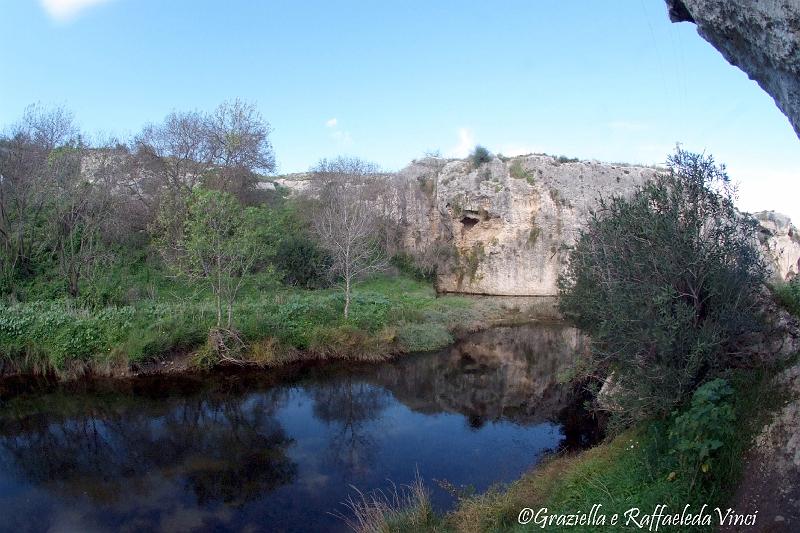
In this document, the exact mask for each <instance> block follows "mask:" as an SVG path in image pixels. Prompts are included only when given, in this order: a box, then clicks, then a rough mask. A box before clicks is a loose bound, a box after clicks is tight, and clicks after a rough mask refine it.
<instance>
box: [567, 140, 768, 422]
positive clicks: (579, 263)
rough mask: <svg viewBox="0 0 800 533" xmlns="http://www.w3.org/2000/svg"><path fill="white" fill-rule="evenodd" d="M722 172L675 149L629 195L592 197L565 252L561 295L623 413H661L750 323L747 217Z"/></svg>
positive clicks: (757, 256) (722, 357)
mask: <svg viewBox="0 0 800 533" xmlns="http://www.w3.org/2000/svg"><path fill="white" fill-rule="evenodd" d="M728 183H729V182H728V177H727V175H726V174H725V170H724V167H717V166H716V165H715V164H714V161H713V159H712V158H711V157H706V156H703V155H698V154H691V153H687V152H684V151H682V150H680V149H679V150H678V151H677V152H676V153H675V155H673V156H672V157H670V159H669V166H668V172H666V173H661V174H659V175H658V176H657V177H656V178H655V179H654V180H652V181H650V182H648V183H646V184H644V185H643V186H641V187H639V188H638V189H637V190H635V191H634V193H633V195H632V196H631V197H630V198H629V199H626V198H621V197H612V198H610V199H608V200H603V199H601V200H600V202H599V207H598V208H597V209H596V210H595V211H594V212H592V213H590V215H589V221H588V224H587V226H586V228H585V229H584V230H583V231H581V233H580V234H579V236H578V239H577V242H576V244H575V246H574V248H573V249H572V251H571V252H570V257H569V264H568V266H567V269H566V271H565V273H564V274H563V275H562V277H561V279H560V281H559V285H560V293H561V300H560V306H561V309H562V311H563V312H564V314H565V315H566V316H567V317H569V318H571V319H573V320H574V321H575V322H576V324H577V325H578V326H579V327H580V328H582V329H584V330H585V331H586V332H587V333H589V335H590V336H591V337H592V354H591V358H590V361H589V372H590V373H591V374H592V375H595V376H597V375H607V374H608V373H609V372H614V375H615V381H616V384H617V385H618V387H617V391H616V392H615V397H614V401H615V402H616V403H617V404H618V405H619V407H620V408H621V413H620V415H619V416H621V417H622V420H621V421H622V422H624V423H627V422H630V421H634V420H642V419H646V418H649V417H651V416H656V415H666V414H668V413H669V412H670V411H672V409H673V408H674V406H676V405H677V404H680V403H682V402H684V401H685V400H686V399H687V397H688V396H689V395H690V394H691V393H692V391H693V390H694V389H695V388H696V387H697V386H698V384H700V383H702V382H703V381H706V380H707V379H710V378H711V377H713V375H714V374H715V373H716V372H718V371H719V370H721V369H724V368H726V367H729V366H731V365H733V364H734V363H735V361H734V359H733V358H732V356H731V355H730V354H731V353H733V352H734V351H735V343H736V340H737V338H738V337H740V335H742V334H744V333H748V332H752V331H756V330H758V329H759V328H760V326H761V321H760V315H759V311H758V309H759V307H760V306H759V293H760V290H761V288H762V287H763V285H764V283H765V281H766V279H767V268H766V265H765V263H764V260H763V258H762V256H761V253H760V250H759V248H758V245H757V241H756V239H755V238H754V236H755V234H756V227H757V224H756V222H755V221H754V220H753V219H752V218H751V217H749V216H747V215H744V214H741V213H739V212H738V211H737V210H736V209H735V207H734V205H733V197H732V192H731V190H730V188H729V186H728Z"/></svg>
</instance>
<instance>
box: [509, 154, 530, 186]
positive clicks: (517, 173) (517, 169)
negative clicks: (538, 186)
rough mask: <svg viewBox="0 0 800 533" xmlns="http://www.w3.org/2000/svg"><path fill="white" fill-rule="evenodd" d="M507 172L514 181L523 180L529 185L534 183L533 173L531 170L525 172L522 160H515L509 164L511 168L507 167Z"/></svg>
mask: <svg viewBox="0 0 800 533" xmlns="http://www.w3.org/2000/svg"><path fill="white" fill-rule="evenodd" d="M508 171H509V174H511V177H512V178H515V179H518V180H525V181H527V182H528V183H530V184H531V185H533V184H534V183H536V175H535V174H534V172H533V171H532V170H527V169H526V168H525V167H524V166H522V160H521V159H515V160H514V161H513V162H512V163H511V166H510V167H509V169H508Z"/></svg>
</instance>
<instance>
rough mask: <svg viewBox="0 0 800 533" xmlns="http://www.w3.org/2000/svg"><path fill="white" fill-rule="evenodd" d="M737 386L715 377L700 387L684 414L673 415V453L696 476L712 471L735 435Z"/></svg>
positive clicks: (686, 469)
mask: <svg viewBox="0 0 800 533" xmlns="http://www.w3.org/2000/svg"><path fill="white" fill-rule="evenodd" d="M732 395H733V389H732V388H731V386H730V385H729V384H728V382H727V381H726V380H724V379H719V378H717V379H714V380H712V381H709V382H708V383H705V384H704V385H702V386H700V387H698V389H697V390H696V391H695V392H694V394H693V395H692V403H691V405H690V406H689V408H688V409H687V410H686V411H685V412H683V413H680V414H679V413H676V414H675V415H673V421H672V427H671V428H670V430H669V438H670V442H671V445H672V453H673V454H675V455H676V456H677V457H678V460H679V464H680V466H681V469H682V470H684V471H685V472H688V473H689V474H690V475H691V476H692V478H693V479H694V477H695V476H696V475H697V474H698V472H703V473H709V472H710V471H711V470H712V466H711V465H712V462H713V459H714V457H715V456H716V455H717V452H718V450H719V449H720V448H721V447H722V446H723V444H724V443H725V442H727V441H728V440H730V439H731V438H732V437H733V431H734V430H733V428H734V425H733V423H734V421H735V416H734V411H733V405H731V403H730V401H729V400H730V397H731V396H732Z"/></svg>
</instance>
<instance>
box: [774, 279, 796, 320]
mask: <svg viewBox="0 0 800 533" xmlns="http://www.w3.org/2000/svg"><path fill="white" fill-rule="evenodd" d="M772 290H773V293H774V294H775V299H776V300H777V301H778V303H779V304H780V305H782V306H783V307H784V308H785V309H786V310H787V311H789V312H790V313H792V314H793V315H795V316H800V277H796V278H794V279H793V280H792V281H791V282H789V283H782V284H780V285H777V286H775V287H773V289H772Z"/></svg>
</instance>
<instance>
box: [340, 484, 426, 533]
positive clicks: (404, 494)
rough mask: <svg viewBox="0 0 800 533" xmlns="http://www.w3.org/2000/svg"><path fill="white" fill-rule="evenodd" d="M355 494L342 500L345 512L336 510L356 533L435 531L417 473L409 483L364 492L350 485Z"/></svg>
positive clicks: (424, 492)
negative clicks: (346, 510)
mask: <svg viewBox="0 0 800 533" xmlns="http://www.w3.org/2000/svg"><path fill="white" fill-rule="evenodd" d="M353 489H354V490H355V491H356V495H355V496H350V497H348V498H347V500H346V501H345V502H344V506H345V507H347V509H348V511H349V512H348V513H347V514H345V513H337V515H336V516H337V517H339V518H341V519H342V520H343V521H344V522H345V524H347V526H348V527H349V528H350V529H351V530H352V531H353V532H355V533H395V532H418V531H436V530H437V528H436V523H437V518H436V515H435V513H434V512H433V508H432V506H431V502H430V497H429V495H428V491H427V489H426V488H425V486H424V484H423V483H422V479H421V478H420V477H419V473H417V476H416V478H415V479H414V481H413V482H412V483H411V484H410V485H403V486H401V487H399V488H398V487H397V485H395V484H392V485H391V487H390V488H389V489H388V490H386V491H384V490H376V491H373V492H370V493H368V494H364V493H363V492H361V491H360V490H358V489H356V488H355V487H353Z"/></svg>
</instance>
